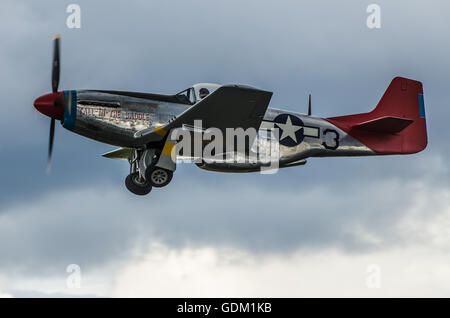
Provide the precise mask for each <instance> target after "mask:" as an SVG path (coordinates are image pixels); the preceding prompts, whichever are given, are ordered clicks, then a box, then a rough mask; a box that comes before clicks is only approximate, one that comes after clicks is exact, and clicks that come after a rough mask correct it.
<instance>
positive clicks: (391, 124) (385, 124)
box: [352, 116, 414, 134]
mask: <svg viewBox="0 0 450 318" xmlns="http://www.w3.org/2000/svg"><path fill="white" fill-rule="evenodd" d="M413 122H414V120H412V119H407V118H400V117H392V116H384V117H380V118H376V119H372V120H368V121H365V122H362V123H359V124H356V125H354V126H352V129H354V128H357V129H361V130H366V131H372V132H379V133H387V134H395V133H399V132H401V131H402V130H403V129H405V128H406V127H408V126H409V125H410V124H412V123H413Z"/></svg>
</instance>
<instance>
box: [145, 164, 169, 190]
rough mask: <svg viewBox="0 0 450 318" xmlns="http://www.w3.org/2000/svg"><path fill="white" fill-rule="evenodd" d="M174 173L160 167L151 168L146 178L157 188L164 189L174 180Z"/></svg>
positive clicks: (146, 173)
mask: <svg viewBox="0 0 450 318" xmlns="http://www.w3.org/2000/svg"><path fill="white" fill-rule="evenodd" d="M172 177H173V172H172V171H170V170H166V169H163V168H159V167H149V168H148V169H147V171H146V172H145V178H146V179H147V181H148V182H150V184H151V185H152V186H154V187H156V188H162V187H165V186H166V185H168V184H169V182H170V181H171V180H172Z"/></svg>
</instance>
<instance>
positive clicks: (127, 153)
mask: <svg viewBox="0 0 450 318" xmlns="http://www.w3.org/2000/svg"><path fill="white" fill-rule="evenodd" d="M132 151H133V149H131V148H118V149H116V150H113V151H110V152H107V153H104V154H103V155H102V156H103V157H105V158H110V159H118V160H128V159H129V158H130V157H131V152H132Z"/></svg>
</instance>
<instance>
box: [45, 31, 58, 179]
mask: <svg viewBox="0 0 450 318" xmlns="http://www.w3.org/2000/svg"><path fill="white" fill-rule="evenodd" d="M53 45H54V46H53V63H52V92H53V93H56V92H58V86H59V73H60V67H59V66H60V58H59V35H56V36H55V38H54V40H53ZM49 137H50V138H49V141H48V157H47V173H49V172H50V165H51V160H52V151H53V140H54V139H55V118H51V121H50V136H49Z"/></svg>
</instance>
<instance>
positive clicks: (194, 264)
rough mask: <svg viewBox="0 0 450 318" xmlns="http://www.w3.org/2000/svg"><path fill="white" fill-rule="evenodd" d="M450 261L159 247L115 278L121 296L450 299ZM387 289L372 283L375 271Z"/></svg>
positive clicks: (391, 254) (433, 252)
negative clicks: (374, 268) (369, 281)
mask: <svg viewBox="0 0 450 318" xmlns="http://www.w3.org/2000/svg"><path fill="white" fill-rule="evenodd" d="M449 262H450V255H448V253H443V252H442V251H439V250H437V249H435V248H431V249H430V247H429V246H427V247H408V248H406V249H403V248H402V249H399V248H396V249H392V250H384V251H379V252H374V253H363V254H358V255H352V254H345V253H342V252H341V251H336V250H327V251H319V252H317V253H315V252H312V253H310V252H306V253H304V252H298V253H293V254H292V255H284V254H283V255H269V256H264V257H255V256H252V255H250V254H248V253H247V252H244V251H238V250H233V249H216V248H209V247H205V248H185V249H183V250H173V249H170V248H167V247H165V246H163V245H152V247H151V249H150V252H148V254H146V255H145V256H141V257H139V259H138V260H135V261H132V262H130V263H129V264H128V265H126V266H125V267H124V268H123V269H122V270H121V271H120V272H119V273H118V274H117V276H116V278H115V280H116V284H115V286H114V288H113V290H112V292H111V293H108V296H116V297H315V296H317V297H350V296H354V297H399V296H404V297H414V296H419V297H420V296H425V297H431V296H437V297H442V296H448V293H449V292H450V267H449V266H447V265H445V264H448V263H449ZM371 264H376V265H378V266H379V268H380V269H381V276H380V282H381V284H380V288H379V289H377V288H375V289H372V288H369V287H368V286H367V284H366V281H367V279H368V278H369V275H370V273H368V272H367V270H368V267H369V265H371Z"/></svg>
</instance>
